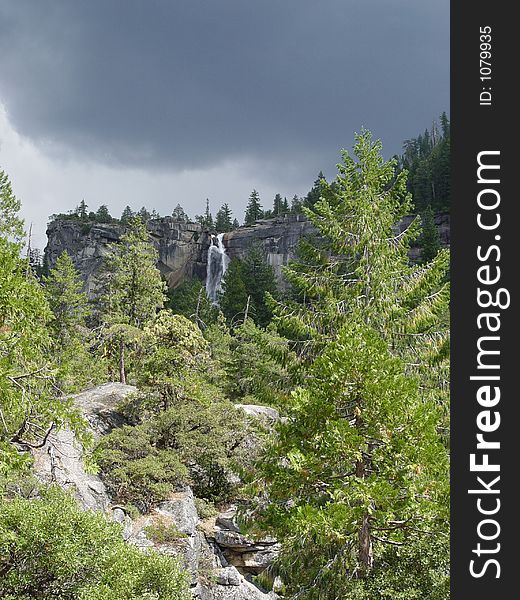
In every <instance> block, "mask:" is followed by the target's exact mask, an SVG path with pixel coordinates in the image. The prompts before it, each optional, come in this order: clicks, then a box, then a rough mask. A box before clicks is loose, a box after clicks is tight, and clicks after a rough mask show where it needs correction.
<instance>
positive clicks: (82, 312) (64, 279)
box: [43, 250, 100, 392]
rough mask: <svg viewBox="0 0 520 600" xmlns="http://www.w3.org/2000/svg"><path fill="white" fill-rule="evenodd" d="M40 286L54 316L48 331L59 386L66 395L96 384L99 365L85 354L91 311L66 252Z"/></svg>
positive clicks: (87, 352) (78, 275)
mask: <svg viewBox="0 0 520 600" xmlns="http://www.w3.org/2000/svg"><path fill="white" fill-rule="evenodd" d="M43 283H44V290H45V296H46V298H47V301H48V303H49V306H50V309H51V311H52V314H53V316H54V319H53V320H52V321H51V323H50V326H49V330H50V334H51V337H52V351H53V355H54V358H55V361H56V364H57V367H58V373H57V378H58V382H59V385H60V387H61V388H62V389H63V390H65V391H67V392H70V391H75V390H78V389H82V388H84V387H85V386H86V385H87V384H92V383H93V382H96V381H97V380H98V378H99V375H100V368H99V367H100V364H99V363H100V361H99V360H94V357H93V356H92V355H91V354H90V352H89V342H90V340H89V337H90V331H89V330H88V329H87V327H86V319H87V318H88V317H89V316H90V315H91V312H92V311H91V307H90V305H89V302H88V298H87V295H86V294H85V293H84V292H83V281H82V279H81V276H80V274H79V272H78V271H76V269H75V268H74V264H73V262H72V259H71V257H70V256H69V254H68V252H67V251H66V250H65V251H64V252H62V254H60V256H59V257H58V259H57V260H56V264H55V266H54V268H52V269H50V271H49V274H48V275H47V276H46V277H44V279H43Z"/></svg>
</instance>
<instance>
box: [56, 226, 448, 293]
mask: <svg viewBox="0 0 520 600" xmlns="http://www.w3.org/2000/svg"><path fill="white" fill-rule="evenodd" d="M411 219H412V217H411V216H410V217H407V218H406V219H404V220H403V223H402V227H403V228H404V227H405V226H406V225H407V224H408V223H409V222H410V220H411ZM435 222H436V225H437V227H438V229H439V233H440V238H441V243H442V245H443V246H448V245H449V241H450V240H449V215H447V214H439V215H437V216H436V218H435ZM148 230H149V231H150V237H151V240H152V242H153V244H154V245H155V247H156V248H157V250H158V253H159V262H158V265H157V266H158V268H159V270H160V271H161V273H162V275H163V276H164V278H165V279H166V281H167V283H168V286H169V287H170V288H175V287H177V286H178V285H179V284H180V283H181V282H182V281H183V280H184V279H186V278H192V277H196V278H199V279H202V280H204V279H205V277H206V266H207V255H208V248H209V245H210V243H211V232H210V231H208V230H206V229H203V228H202V226H201V225H199V224H198V223H183V222H179V221H175V220H174V219H173V218H172V217H162V218H160V219H153V220H151V221H149V222H148ZM123 232H124V226H123V225H121V224H114V223H110V224H98V223H82V222H80V221H77V220H69V219H57V220H55V221H52V222H51V223H49V225H48V228H47V237H48V243H47V247H46V248H45V258H46V261H47V264H48V265H49V267H53V266H54V264H55V262H56V259H57V258H58V256H59V255H60V254H61V253H62V252H63V251H64V250H67V252H68V253H69V254H70V256H71V257H72V260H73V262H74V264H75V266H76V268H77V269H78V270H79V272H80V273H81V275H82V277H83V279H84V280H85V289H86V291H87V292H88V293H90V294H91V293H92V292H93V291H94V281H95V274H96V272H97V270H98V269H99V267H100V265H101V262H102V259H103V255H104V254H105V253H106V249H107V246H108V244H111V243H113V242H116V241H117V240H118V239H119V237H120V236H121V235H122V233H123ZM314 232H315V230H314V227H313V226H312V224H311V223H310V222H309V221H307V220H306V219H305V217H304V216H302V215H285V216H283V217H277V218H274V219H265V220H260V221H257V222H256V223H255V224H254V225H252V226H250V227H240V228H238V229H236V230H234V231H230V232H227V233H225V234H224V238H223V241H224V245H225V247H226V250H227V254H228V256H229V257H230V258H231V259H233V258H242V257H243V256H244V255H245V254H246V252H247V250H248V249H249V248H250V247H251V246H252V245H253V244H259V245H260V246H261V247H262V248H263V249H264V252H265V255H266V258H267V261H268V262H269V264H271V265H272V266H273V267H274V269H275V273H276V276H277V277H278V279H279V280H280V279H281V267H282V266H283V265H285V264H287V262H288V261H289V260H290V259H291V258H293V257H294V255H295V251H296V247H297V245H298V242H299V240H300V239H301V238H302V237H303V236H308V235H312V234H313V233H314ZM410 254H411V258H412V260H414V259H417V258H418V256H419V254H420V249H419V248H418V247H413V248H412V249H411V252H410Z"/></svg>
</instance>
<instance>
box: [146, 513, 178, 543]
mask: <svg viewBox="0 0 520 600" xmlns="http://www.w3.org/2000/svg"><path fill="white" fill-rule="evenodd" d="M145 533H146V535H147V536H148V538H150V539H151V540H152V541H153V542H155V543H156V544H171V543H175V542H177V541H178V540H180V539H183V538H187V537H188V536H187V535H186V534H185V533H182V531H179V528H178V527H177V525H175V523H173V522H167V521H166V520H164V519H155V520H154V521H153V523H151V524H150V525H148V527H146V528H145Z"/></svg>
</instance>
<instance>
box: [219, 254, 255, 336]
mask: <svg viewBox="0 0 520 600" xmlns="http://www.w3.org/2000/svg"><path fill="white" fill-rule="evenodd" d="M222 288H223V290H224V291H223V293H222V295H221V297H220V299H219V308H220V310H221V311H222V313H223V315H224V316H225V317H226V319H227V320H228V323H230V325H236V324H237V323H238V322H242V321H243V320H244V318H245V315H246V309H247V306H248V301H249V295H248V293H247V289H246V284H245V282H244V276H243V273H242V261H241V260H240V259H238V258H235V259H233V260H232V261H231V262H230V263H229V266H228V268H227V271H226V273H225V275H224V280H223V282H222Z"/></svg>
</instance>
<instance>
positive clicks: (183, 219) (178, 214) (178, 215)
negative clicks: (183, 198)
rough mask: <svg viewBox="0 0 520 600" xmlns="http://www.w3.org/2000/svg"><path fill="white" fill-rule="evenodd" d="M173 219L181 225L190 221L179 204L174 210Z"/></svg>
mask: <svg viewBox="0 0 520 600" xmlns="http://www.w3.org/2000/svg"><path fill="white" fill-rule="evenodd" d="M172 217H173V219H174V221H178V222H179V223H187V222H188V221H189V220H190V219H189V217H188V215H187V214H186V212H185V211H184V208H182V206H181V205H180V204H177V206H176V207H175V208H174V209H173V212H172Z"/></svg>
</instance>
